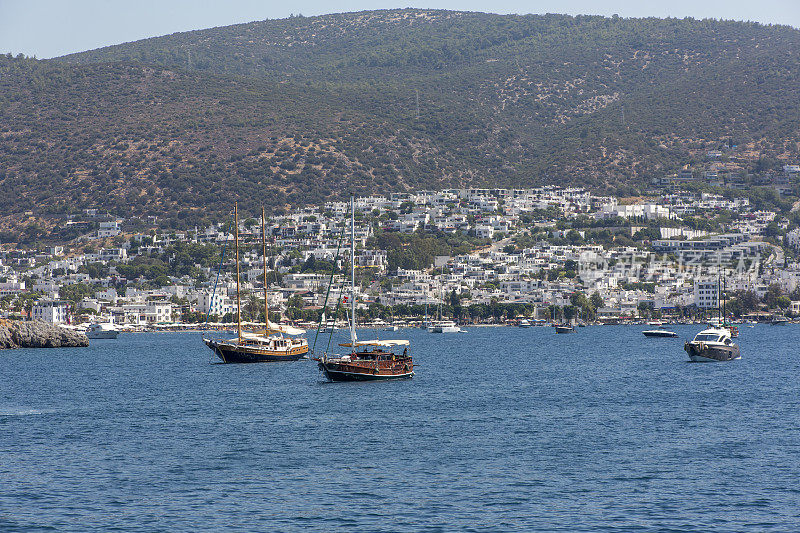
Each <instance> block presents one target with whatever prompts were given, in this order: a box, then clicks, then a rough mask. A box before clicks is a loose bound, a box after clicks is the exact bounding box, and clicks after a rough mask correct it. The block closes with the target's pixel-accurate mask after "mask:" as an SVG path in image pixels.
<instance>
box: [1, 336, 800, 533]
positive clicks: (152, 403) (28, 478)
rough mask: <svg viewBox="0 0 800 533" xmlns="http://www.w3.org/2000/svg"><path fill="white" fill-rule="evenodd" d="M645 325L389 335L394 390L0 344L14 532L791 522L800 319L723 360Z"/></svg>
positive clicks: (8, 504)
mask: <svg viewBox="0 0 800 533" xmlns="http://www.w3.org/2000/svg"><path fill="white" fill-rule="evenodd" d="M642 329H645V328H643V327H632V326H613V327H612V326H606V327H587V328H579V329H578V331H577V333H575V334H573V335H556V334H555V333H554V331H553V330H552V329H551V328H531V329H515V328H470V329H469V331H468V333H465V334H451V335H437V334H429V333H426V332H423V331H421V330H406V331H400V332H398V333H385V334H384V335H386V336H393V337H396V338H398V337H399V338H403V337H405V338H409V339H411V341H412V346H413V353H414V357H415V360H416V362H417V363H418V365H419V366H418V367H417V369H416V370H417V376H416V377H415V378H414V379H413V380H409V381H401V382H385V383H333V384H331V383H326V382H324V381H323V379H322V376H321V374H319V373H318V371H317V368H316V365H315V364H314V363H313V362H311V361H299V362H295V363H278V364H260V365H221V364H209V360H210V351H209V350H208V349H207V348H205V346H203V345H202V343H201V341H200V336H199V335H198V334H126V335H122V336H120V338H119V339H117V340H116V341H99V340H98V341H93V342H92V345H91V347H89V348H85V349H58V350H16V351H6V352H0V531H3V532H10V531H81V532H85V531H103V532H105V531H147V532H150V531H170V532H174V531H216V530H232V531H301V530H308V529H312V530H320V531H348V532H352V531H453V530H461V531H537V530H539V531H559V530H561V531H615V532H618V531H680V532H691V531H697V532H710V531H730V532H734V531H736V532H738V531H798V530H800V379H798V375H800V353H798V349H797V348H798V341H800V327H795V326H785V327H773V326H757V327H755V328H742V335H741V337H740V339H739V343H740V346H741V350H742V359H741V360H740V361H734V362H731V363H719V364H691V363H687V362H686V360H687V357H686V355H685V353H684V352H683V350H682V346H683V341H684V339H685V338H687V337H690V336H691V335H692V334H693V333H695V332H696V331H697V330H698V327H697V326H691V327H685V326H679V327H677V328H676V331H678V332H679V334H680V335H681V337H680V338H678V339H648V338H645V337H644V336H643V335H642V334H641V331H642ZM366 335H368V334H367V333H365V334H364V336H366ZM312 338H313V337H312Z"/></svg>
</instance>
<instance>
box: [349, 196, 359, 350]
mask: <svg viewBox="0 0 800 533" xmlns="http://www.w3.org/2000/svg"><path fill="white" fill-rule="evenodd" d="M350 284H351V285H350V287H351V291H350V315H351V316H352V318H351V321H352V322H351V324H350V343H351V345H352V346H351V347H352V348H353V351H354V352H355V351H356V340H357V336H356V201H355V195H353V194H351V195H350Z"/></svg>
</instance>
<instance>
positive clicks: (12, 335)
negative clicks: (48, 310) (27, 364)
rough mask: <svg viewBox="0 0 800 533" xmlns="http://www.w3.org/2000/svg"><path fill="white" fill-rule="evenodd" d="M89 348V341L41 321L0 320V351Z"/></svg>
mask: <svg viewBox="0 0 800 533" xmlns="http://www.w3.org/2000/svg"><path fill="white" fill-rule="evenodd" d="M75 346H89V339H87V338H86V335H84V334H83V333H77V332H75V331H72V330H68V329H65V328H62V327H59V326H56V325H54V324H48V323H47V322H42V321H41V320H33V321H30V322H28V321H19V320H0V350H2V349H7V348H67V347H75Z"/></svg>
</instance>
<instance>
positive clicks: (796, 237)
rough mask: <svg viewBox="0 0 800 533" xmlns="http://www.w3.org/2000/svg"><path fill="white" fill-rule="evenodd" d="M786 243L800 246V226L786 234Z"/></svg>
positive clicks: (796, 246) (794, 246)
mask: <svg viewBox="0 0 800 533" xmlns="http://www.w3.org/2000/svg"><path fill="white" fill-rule="evenodd" d="M786 244H788V245H789V246H791V247H792V248H795V249H797V248H800V228H795V229H793V230H792V231H790V232H789V233H787V234H786Z"/></svg>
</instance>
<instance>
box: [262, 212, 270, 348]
mask: <svg viewBox="0 0 800 533" xmlns="http://www.w3.org/2000/svg"><path fill="white" fill-rule="evenodd" d="M261 244H262V245H263V247H264V331H265V333H266V334H267V335H269V302H268V301H267V223H266V219H265V218H264V205H263V204H262V205H261Z"/></svg>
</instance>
